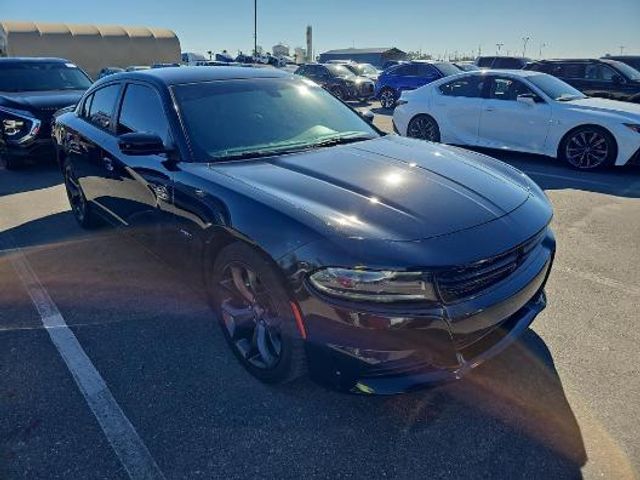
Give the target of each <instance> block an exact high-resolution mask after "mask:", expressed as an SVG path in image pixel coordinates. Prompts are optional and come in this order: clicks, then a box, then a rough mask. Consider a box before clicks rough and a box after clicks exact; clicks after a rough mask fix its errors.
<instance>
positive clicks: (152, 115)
mask: <svg viewBox="0 0 640 480" xmlns="http://www.w3.org/2000/svg"><path fill="white" fill-rule="evenodd" d="M134 132H136V133H150V134H153V135H157V136H159V137H160V138H161V139H162V140H163V141H164V142H165V144H168V143H169V142H168V140H169V123H168V122H167V117H166V115H165V113H164V108H163V107H162V102H161V101H160V97H159V96H158V94H157V93H156V92H155V91H154V90H153V89H151V88H150V87H145V86H143V85H136V84H130V85H128V86H127V89H126V91H125V94H124V99H123V100H122V107H121V109H120V116H119V118H118V135H122V134H123V133H134Z"/></svg>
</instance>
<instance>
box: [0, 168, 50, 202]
mask: <svg viewBox="0 0 640 480" xmlns="http://www.w3.org/2000/svg"><path fill="white" fill-rule="evenodd" d="M60 183H62V173H61V172H60V169H59V168H58V166H57V165H55V164H54V163H53V162H47V163H39V164H30V165H25V166H24V167H22V168H20V169H18V170H6V169H4V167H1V166H0V197H3V196H6V195H12V194H16V193H25V192H29V191H32V190H40V189H43V188H48V187H52V186H55V185H58V184H60Z"/></svg>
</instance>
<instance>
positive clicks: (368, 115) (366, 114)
mask: <svg viewBox="0 0 640 480" xmlns="http://www.w3.org/2000/svg"><path fill="white" fill-rule="evenodd" d="M360 116H361V117H362V118H364V119H365V120H366V121H367V122H369V123H373V119H374V118H376V116H375V115H374V114H373V112H372V111H371V110H365V111H364V112H360Z"/></svg>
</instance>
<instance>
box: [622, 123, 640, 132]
mask: <svg viewBox="0 0 640 480" xmlns="http://www.w3.org/2000/svg"><path fill="white" fill-rule="evenodd" d="M624 126H625V127H627V128H630V129H631V130H633V131H634V132H636V133H640V124H637V123H625V124H624Z"/></svg>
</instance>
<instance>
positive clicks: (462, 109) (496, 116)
mask: <svg viewBox="0 0 640 480" xmlns="http://www.w3.org/2000/svg"><path fill="white" fill-rule="evenodd" d="M393 123H394V127H395V129H396V131H397V132H398V133H400V134H401V135H405V136H408V137H414V138H420V139H424V140H429V141H433V142H443V143H449V144H454V145H468V146H476V147H485V148H495V149H502V150H515V151H521V152H529V153H536V154H541V155H547V156H550V157H554V158H559V159H562V160H565V161H566V162H568V164H569V165H571V166H572V167H574V168H578V169H582V170H592V169H596V168H599V167H604V166H607V165H625V164H627V163H630V162H635V163H640V105H639V104H634V103H628V102H619V101H615V100H607V99H602V98H589V97H586V96H585V95H583V94H582V93H581V92H579V91H578V90H576V89H575V88H573V87H572V86H570V85H568V84H566V83H565V82H563V81H562V80H559V79H557V78H556V77H552V76H551V75H547V74H544V73H539V72H530V71H521V70H513V71H510V70H500V71H495V70H494V71H492V70H485V71H478V72H468V73H464V74H461V75H456V76H455V77H447V78H443V79H441V80H438V81H436V82H433V83H431V84H429V85H426V86H424V87H422V88H419V89H417V90H413V91H410V92H404V93H403V94H402V96H401V97H400V100H399V102H398V106H397V107H396V109H395V112H394V114H393Z"/></svg>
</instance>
